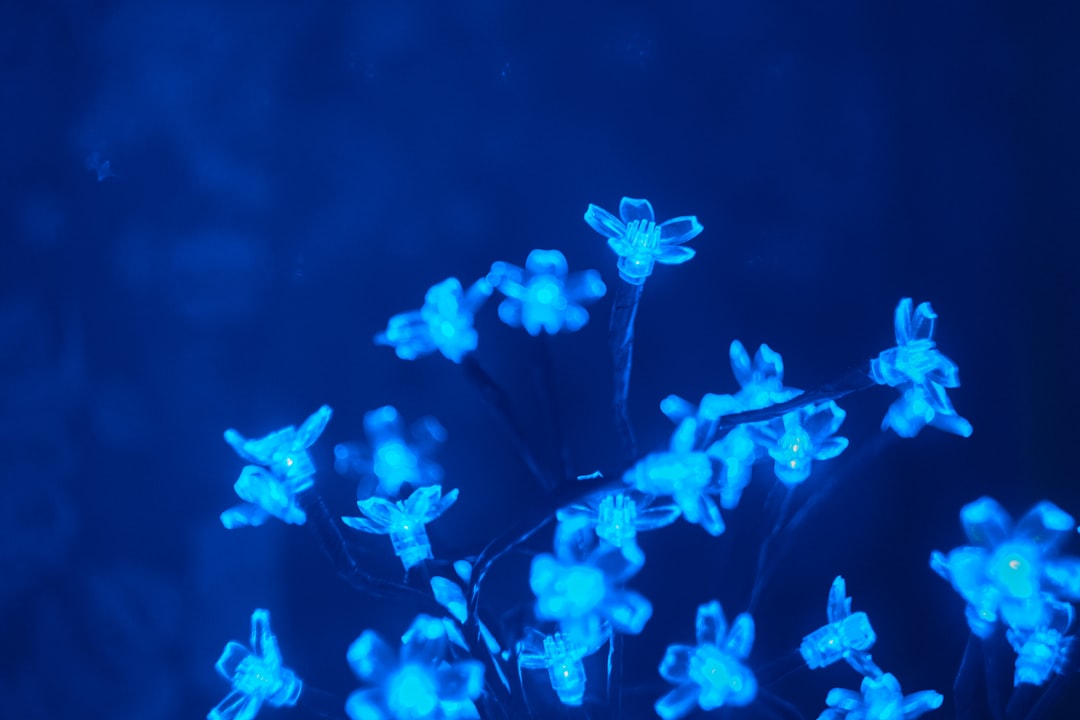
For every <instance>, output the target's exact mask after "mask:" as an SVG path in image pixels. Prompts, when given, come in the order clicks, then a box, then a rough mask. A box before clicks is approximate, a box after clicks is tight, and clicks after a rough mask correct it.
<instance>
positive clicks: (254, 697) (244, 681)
mask: <svg viewBox="0 0 1080 720" xmlns="http://www.w3.org/2000/svg"><path fill="white" fill-rule="evenodd" d="M214 667H215V668H216V669H217V671H218V674H219V675H221V676H222V677H223V678H225V679H226V680H229V681H230V682H232V690H231V691H230V692H229V694H228V695H226V696H225V699H224V700H222V701H221V702H220V703H218V705H217V707H215V708H214V709H213V710H211V711H210V713H209V714H208V715H207V718H208V720H252V718H254V717H255V716H256V715H258V714H259V709H260V708H262V706H263V703H266V704H268V705H270V706H271V707H288V706H292V705H295V704H296V701H297V699H298V698H299V697H300V691H301V690H302V689H303V683H302V682H301V680H300V678H298V677H296V673H294V672H293V671H292V670H290V669H288V668H287V667H284V666H283V665H282V664H281V650H279V649H278V644H277V637H276V636H275V635H274V633H273V632H271V631H270V611H269V610H256V611H255V612H253V613H252V614H251V649H250V650H248V649H247V648H246V647H244V646H243V645H241V644H240V643H238V642H230V643H229V644H227V645H226V646H225V650H224V651H223V652H222V653H221V658H220V659H218V661H217V665H215V666H214Z"/></svg>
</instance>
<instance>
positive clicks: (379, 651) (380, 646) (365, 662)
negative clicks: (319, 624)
mask: <svg viewBox="0 0 1080 720" xmlns="http://www.w3.org/2000/svg"><path fill="white" fill-rule="evenodd" d="M345 659H346V660H347V661H348V663H349V667H351V668H352V670H353V672H354V673H356V676H357V677H359V678H360V679H361V680H366V681H369V682H370V681H378V680H380V679H381V678H382V677H384V676H385V674H386V673H387V671H388V668H390V666H392V665H393V664H394V662H395V661H396V658H395V657H394V652H393V651H392V650H391V649H390V646H389V645H387V644H386V642H385V641H384V640H383V639H382V638H381V637H379V634H378V633H376V632H375V631H374V630H365V631H364V632H363V633H361V634H360V637H358V638H356V640H354V641H353V642H352V644H351V645H349V650H348V652H347V653H346V654H345Z"/></svg>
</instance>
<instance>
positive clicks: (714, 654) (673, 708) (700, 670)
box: [656, 600, 757, 720]
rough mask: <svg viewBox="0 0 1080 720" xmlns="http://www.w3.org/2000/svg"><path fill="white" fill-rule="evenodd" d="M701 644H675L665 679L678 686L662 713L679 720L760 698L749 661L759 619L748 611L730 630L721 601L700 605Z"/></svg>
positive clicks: (660, 706) (666, 719)
mask: <svg viewBox="0 0 1080 720" xmlns="http://www.w3.org/2000/svg"><path fill="white" fill-rule="evenodd" d="M695 630H696V639H697V645H696V646H692V645H669V646H668V649H667V652H666V653H665V654H664V659H663V661H662V662H661V663H660V675H661V676H662V677H663V678H664V679H665V680H667V681H668V682H670V683H675V684H676V688H675V689H674V690H672V691H671V692H669V693H668V694H666V695H664V696H663V697H662V698H660V699H659V700H657V701H656V714H657V715H659V716H660V717H661V718H663V720H675V719H676V718H681V717H683V716H684V715H686V714H687V713H689V712H690V711H691V710H692V709H693V707H694V705H695V704H696V705H697V706H698V707H700V708H701V709H702V710H715V709H716V708H720V707H731V706H744V705H749V704H750V703H751V702H753V700H754V698H755V697H757V678H755V677H754V673H753V672H751V671H750V669H749V668H747V667H746V665H745V664H744V661H745V660H746V658H747V657H749V655H750V649H751V648H752V647H753V645H754V619H753V618H752V617H750V615H749V614H748V613H742V614H740V615H739V616H738V617H736V618H735V622H734V623H732V624H731V628H730V629H729V628H728V625H727V619H726V618H725V617H724V611H723V609H722V608H721V607H720V603H719V602H717V601H716V600H713V601H712V602H709V603H706V604H704V605H701V606H700V607H698V611H697V620H696V622H695Z"/></svg>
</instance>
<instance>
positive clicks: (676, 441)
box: [623, 417, 724, 537]
mask: <svg viewBox="0 0 1080 720" xmlns="http://www.w3.org/2000/svg"><path fill="white" fill-rule="evenodd" d="M697 426H698V423H697V420H695V419H694V418H693V417H688V418H686V419H684V420H683V421H682V422H681V423H679V426H678V427H677V428H675V432H674V433H672V435H671V444H670V450H669V451H668V452H654V453H649V454H648V455H646V456H645V457H644V458H642V459H641V460H639V461H638V462H637V463H636V464H635V465H634V466H633V467H631V468H630V469H629V470H627V471H626V473H624V474H623V482H625V483H627V484H628V485H632V486H633V487H634V488H636V489H637V490H638V491H640V492H643V493H645V494H647V495H670V496H671V497H672V498H674V500H675V503H676V504H677V505H678V506H679V509H680V510H682V514H683V517H684V518H686V520H687V521H688V522H691V523H694V524H695V525H701V527H702V528H704V529H705V531H706V532H707V533H709V534H710V535H712V536H713V537H716V536H718V535H720V534H722V533H723V532H724V519H723V518H722V517H721V516H720V508H719V507H717V505H716V501H715V500H714V499H713V498H712V496H711V493H712V492H713V491H715V490H716V488H715V487H713V486H711V485H710V483H711V481H712V479H713V466H712V460H710V458H709V456H708V455H706V454H705V453H704V452H702V451H700V450H694V444H695V436H696V433H697Z"/></svg>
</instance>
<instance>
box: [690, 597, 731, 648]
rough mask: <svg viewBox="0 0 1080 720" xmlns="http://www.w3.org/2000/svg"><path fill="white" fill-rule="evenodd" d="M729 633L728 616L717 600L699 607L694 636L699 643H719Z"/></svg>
mask: <svg viewBox="0 0 1080 720" xmlns="http://www.w3.org/2000/svg"><path fill="white" fill-rule="evenodd" d="M726 635H727V618H725V617H724V611H723V609H722V608H721V607H720V603H719V602H717V601H716V600H713V601H712V602H709V603H706V604H704V605H702V606H700V607H699V608H698V611H697V619H696V621H695V625H694V637H695V638H696V639H697V643H698V645H719V644H720V643H721V642H722V641H723V639H724V637H725V636H726Z"/></svg>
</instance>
